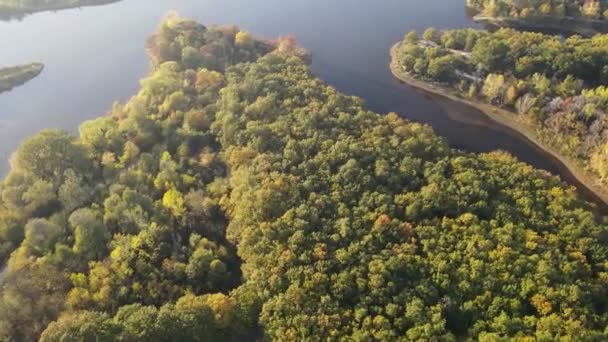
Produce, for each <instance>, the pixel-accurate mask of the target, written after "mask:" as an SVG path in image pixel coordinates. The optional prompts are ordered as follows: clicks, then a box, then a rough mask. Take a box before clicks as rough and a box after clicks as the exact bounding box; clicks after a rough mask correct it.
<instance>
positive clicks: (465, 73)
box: [391, 28, 608, 202]
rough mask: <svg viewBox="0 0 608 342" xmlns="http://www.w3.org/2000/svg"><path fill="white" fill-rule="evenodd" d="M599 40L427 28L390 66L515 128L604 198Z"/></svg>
mask: <svg viewBox="0 0 608 342" xmlns="http://www.w3.org/2000/svg"><path fill="white" fill-rule="evenodd" d="M606 41H608V35H597V36H595V37H593V38H581V37H580V36H573V37H571V38H568V39H561V38H560V37H555V36H551V35H546V34H541V33H530V32H520V31H516V30H513V29H500V30H498V31H496V32H488V31H484V30H477V29H461V30H445V31H438V30H435V29H433V28H430V29H428V30H427V31H425V32H424V34H423V35H422V37H419V35H418V34H417V33H416V32H410V33H409V34H407V35H406V37H405V39H404V41H402V42H400V43H397V44H396V45H395V46H394V47H393V49H392V53H391V54H392V63H391V70H392V72H393V74H394V75H395V76H396V77H397V78H399V79H400V80H402V81H403V82H406V83H408V84H410V85H412V86H415V87H417V88H420V89H423V90H425V91H429V92H432V93H435V94H439V95H441V96H444V97H447V98H449V99H451V100H455V101H460V102H463V103H466V104H468V105H470V106H472V107H475V108H477V109H479V110H481V111H482V112H484V113H485V114H486V115H487V116H488V117H490V118H492V119H493V120H495V121H497V122H498V123H500V124H502V125H504V126H507V127H509V128H512V129H514V130H516V131H518V132H520V133H521V134H523V135H524V136H525V137H527V138H528V139H529V140H530V141H532V142H533V143H535V144H536V145H538V146H539V147H541V148H542V149H544V150H545V151H547V152H548V153H550V154H552V155H553V156H555V157H556V158H558V159H559V160H560V161H562V163H563V164H565V165H566V166H567V167H568V168H569V169H570V171H571V172H572V174H573V175H574V176H575V177H577V178H578V179H579V180H580V181H581V183H583V184H585V185H586V186H587V188H589V189H590V190H592V191H593V192H594V193H595V194H596V195H597V196H598V197H600V198H602V199H603V200H604V201H605V202H606V201H608V117H607V116H606V112H607V110H608V108H607V106H608V97H607V96H608V88H607V87H606V85H607V84H608V67H607V65H608V45H607V44H606V43H605V42H606Z"/></svg>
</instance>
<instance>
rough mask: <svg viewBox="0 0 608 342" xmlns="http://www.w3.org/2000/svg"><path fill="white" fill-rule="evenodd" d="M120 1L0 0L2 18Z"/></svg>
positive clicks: (16, 17) (6, 18) (21, 16)
mask: <svg viewBox="0 0 608 342" xmlns="http://www.w3.org/2000/svg"><path fill="white" fill-rule="evenodd" d="M118 1H121V0H0V19H3V20H9V19H20V18H23V17H25V16H26V15H28V14H33V13H36V12H44V11H58V10H63V9H69V8H77V7H85V6H100V5H106V4H111V3H114V2H118Z"/></svg>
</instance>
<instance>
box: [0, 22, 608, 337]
mask: <svg viewBox="0 0 608 342" xmlns="http://www.w3.org/2000/svg"><path fill="white" fill-rule="evenodd" d="M148 49H149V51H150V53H151V55H152V62H153V67H154V68H153V72H152V74H151V75H150V76H149V77H148V78H147V79H145V80H143V81H142V83H141V90H140V91H139V93H138V94H137V95H136V96H134V97H133V98H132V99H131V100H130V101H128V102H127V103H126V104H124V105H115V107H114V109H113V110H112V112H111V114H110V115H109V116H107V117H102V118H98V119H95V120H93V121H89V122H87V123H84V124H83V125H82V126H81V129H80V137H79V138H75V137H71V136H69V135H67V134H65V133H62V132H57V131H44V132H42V133H40V134H39V135H37V136H35V137H33V138H31V139H30V140H28V141H27V142H25V143H24V144H23V145H22V146H21V147H20V148H19V150H18V151H17V152H16V154H15V156H14V158H13V160H14V162H13V164H12V166H13V168H12V170H11V172H10V174H9V175H8V177H7V178H6V179H5V180H4V182H3V183H2V185H1V186H0V194H1V197H0V242H1V243H2V244H1V246H2V250H1V251H2V254H0V256H1V257H2V260H3V261H4V260H7V265H8V273H7V275H6V278H5V279H4V280H3V281H2V285H1V286H2V287H1V290H0V339H8V340H35V339H37V338H38V337H40V339H41V340H42V341H80V340H84V341H115V340H122V341H141V340H145V341H206V340H212V341H231V340H234V341H242V340H254V339H257V338H266V339H268V340H277V341H301V340H313V341H314V340H340V339H343V340H358V341H367V340H381V341H394V340H421V341H426V340H438V339H442V340H446V341H449V340H458V339H482V340H497V339H500V338H502V339H509V338H520V339H522V340H523V339H525V338H529V339H534V338H536V339H539V340H553V339H557V338H560V337H564V338H570V339H575V338H583V339H586V340H598V341H599V340H603V339H606V338H608V336H607V335H606V332H605V327H606V324H607V320H608V315H607V313H606V298H608V297H607V293H606V291H608V287H607V285H608V273H607V269H606V268H607V267H608V248H607V247H606V239H607V238H608V225H607V223H606V222H605V221H604V220H602V219H600V218H597V217H595V216H594V214H592V213H591V212H590V211H589V210H588V209H589V206H588V205H587V204H586V203H585V202H583V201H581V200H580V199H579V198H578V197H577V196H576V193H575V191H574V190H573V189H572V188H568V187H566V186H565V185H564V184H563V183H561V182H560V181H559V180H558V179H557V178H555V177H553V176H551V175H549V174H547V173H546V172H543V171H538V170H535V169H533V168H531V167H530V166H527V165H525V164H522V163H518V162H517V161H516V160H515V159H514V158H513V157H511V156H509V155H508V154H506V153H503V152H495V153H490V154H483V155H472V154H467V153H464V152H461V151H458V150H454V149H451V148H450V147H449V146H448V145H447V144H446V142H445V141H444V140H443V139H441V138H439V137H437V136H436V135H434V134H433V132H432V131H431V129H430V128H429V127H427V126H424V125H420V124H415V123H409V122H407V121H405V120H403V119H401V118H399V117H398V116H397V115H396V114H389V115H386V116H381V115H379V114H375V113H372V112H369V111H366V110H365V109H364V107H363V103H362V101H361V100H360V99H358V98H355V97H349V96H345V95H343V94H340V93H339V92H338V91H336V90H335V89H334V88H332V87H329V86H327V85H325V84H324V83H323V82H322V81H320V80H319V79H317V78H316V77H315V76H314V75H312V74H311V73H310V71H309V69H308V66H307V64H306V63H305V60H306V59H307V58H305V57H307V56H306V55H305V54H304V53H303V51H302V50H301V49H300V48H299V47H298V46H297V44H295V42H294V41H293V39H291V38H286V39H281V40H278V41H276V42H272V43H268V42H261V41H258V40H255V39H254V38H253V37H252V36H251V34H249V33H247V32H244V31H240V30H239V29H237V28H206V27H204V26H202V25H199V24H197V23H195V22H192V21H189V20H184V19H180V18H177V17H171V18H169V19H168V20H167V21H165V22H164V23H163V24H162V25H161V27H160V28H159V31H158V32H157V34H156V35H155V36H153V37H152V38H151V39H150V41H149V42H148ZM442 70H444V68H443V67H441V65H439V66H437V72H438V73H440V72H443V71H442ZM49 275H51V276H50V277H49Z"/></svg>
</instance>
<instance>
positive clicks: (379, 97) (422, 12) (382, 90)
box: [0, 0, 599, 203]
mask: <svg viewBox="0 0 608 342" xmlns="http://www.w3.org/2000/svg"><path fill="white" fill-rule="evenodd" d="M171 10H176V11H177V12H178V13H180V14H181V15H183V16H187V17H191V18H194V19H197V20H198V21H200V22H202V23H204V24H235V25H239V26H241V27H242V28H245V29H247V30H249V31H251V32H252V33H254V34H255V35H256V36H258V37H261V38H274V37H277V36H279V35H288V34H293V35H295V36H296V37H297V38H298V40H299V41H300V43H301V44H302V45H303V46H304V47H306V48H307V49H309V50H310V51H311V52H312V54H313V64H312V70H313V72H314V73H315V74H317V75H318V76H319V77H320V78H321V79H323V80H324V81H325V82H327V83H328V84H330V85H333V86H335V87H336V88H337V89H339V90H340V91H342V92H345V93H348V94H353V95H357V96H360V97H362V98H363V99H365V100H366V102H367V104H368V107H369V108H370V109H371V110H374V111H377V112H380V113H386V112H391V111H394V112H398V113H400V114H402V115H403V116H404V117H406V118H407V119H410V120H412V121H417V122H422V123H427V124H429V125H431V126H432V127H433V128H434V130H435V132H437V134H439V135H441V136H444V137H445V138H446V139H447V140H448V142H449V143H450V144H451V145H452V146H454V147H456V148H461V149H464V150H467V151H472V152H488V151H492V150H496V149H503V150H506V151H509V152H511V153H512V154H513V155H515V156H516V157H518V158H519V159H520V160H522V161H524V162H527V163H529V164H532V165H533V166H535V167H538V168H542V169H545V170H548V171H550V172H552V173H554V174H558V175H560V176H561V177H562V179H564V180H565V181H567V182H569V183H570V184H573V185H575V186H577V188H579V190H580V192H581V194H582V195H583V196H585V198H586V199H588V200H590V201H593V202H596V203H598V202H599V200H598V199H597V198H595V197H594V196H593V195H592V194H591V192H590V191H589V190H588V189H585V188H584V187H583V186H582V185H580V184H579V183H578V182H577V181H576V180H575V179H574V178H573V177H572V175H571V174H570V173H569V172H568V171H567V170H566V169H565V167H564V166H563V165H561V164H560V163H559V162H558V161H556V160H555V159H554V158H552V157H550V156H548V155H547V154H546V153H544V152H543V151H541V150H539V149H538V148H537V147H535V146H534V145H532V144H531V143H530V142H528V141H527V140H526V139H524V138H522V137H521V136H520V135H518V134H517V133H514V132H512V131H510V130H508V129H505V128H502V127H500V126H498V125H496V124H494V123H493V122H491V121H490V120H489V119H488V118H487V117H486V116H485V115H484V114H482V113H480V112H478V111H476V110H474V109H471V108H468V107H466V106H463V105H461V104H457V103H453V102H449V101H446V100H442V99H439V98H437V97H431V96H427V95H424V94H423V93H421V92H419V91H417V90H415V89H413V88H410V87H408V86H406V85H403V84H401V83H399V82H398V81H397V80H395V79H394V78H393V77H392V75H391V73H390V71H389V68H388V64H389V59H390V57H389V49H390V47H391V46H392V44H394V43H395V42H396V41H398V40H401V39H402V37H403V35H404V34H405V33H406V32H407V31H409V30H412V29H415V30H419V31H422V30H424V29H425V28H426V27H428V26H434V27H437V28H462V27H470V26H475V24H474V23H473V22H472V21H471V20H470V18H469V17H468V16H467V14H466V10H465V6H464V0H426V1H424V2H420V1H414V0H381V1H369V0H332V1H327V0H306V1H284V0H257V1H251V0H173V1H170V0H155V1H150V0H123V1H122V2H118V3H114V4H110V5H106V6H100V7H87V8H79V9H71V10H65V11H59V12H45V13H38V14H34V15H31V16H28V17H26V18H24V19H23V20H21V21H7V22H0V42H2V44H3V49H1V50H0V65H13V64H21V63H29V62H43V63H44V64H45V65H46V67H45V70H44V72H43V73H42V74H41V75H40V76H39V77H38V78H36V79H35V80H33V81H31V82H29V83H28V84H26V85H24V86H21V87H19V88H16V89H15V90H13V91H11V92H8V93H4V94H2V95H0V161H1V163H0V174H5V173H6V171H7V169H8V163H7V160H8V158H9V156H10V153H11V152H12V151H14V150H15V148H16V147H17V146H18V144H19V142H20V141H22V140H23V139H24V138H25V137H27V136H30V135H32V134H34V133H35V132H37V131H39V130H40V129H43V128H47V127H55V128H63V129H66V130H69V131H72V132H76V131H77V127H78V125H79V124H80V123H81V122H82V121H84V120H86V119H90V118H94V117H97V116H99V115H103V114H104V113H105V112H107V111H109V109H110V108H111V105H112V103H113V102H114V101H115V100H118V101H125V100H127V99H128V98H129V97H130V96H131V95H133V94H135V92H136V91H137V89H138V88H139V83H138V81H139V79H140V78H142V77H144V76H145V75H146V73H147V71H148V60H147V57H146V55H145V51H144V41H145V39H146V37H147V36H148V35H149V34H151V33H152V32H153V31H154V30H155V28H156V26H157V25H158V23H159V21H160V20H161V19H162V18H163V17H164V16H165V15H166V14H167V13H168V12H169V11H171Z"/></svg>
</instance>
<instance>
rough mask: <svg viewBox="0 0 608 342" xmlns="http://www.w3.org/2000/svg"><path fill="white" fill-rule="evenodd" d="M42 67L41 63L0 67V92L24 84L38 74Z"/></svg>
mask: <svg viewBox="0 0 608 342" xmlns="http://www.w3.org/2000/svg"><path fill="white" fill-rule="evenodd" d="M42 69H44V65H43V64H41V63H31V64H24V65H18V66H13V67H6V68H0V93H3V92H5V91H9V90H12V89H13V88H15V87H18V86H20V85H23V84H25V83H26V82H28V81H30V80H31V79H33V78H35V77H36V76H38V75H39V74H40V73H41V72H42Z"/></svg>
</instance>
